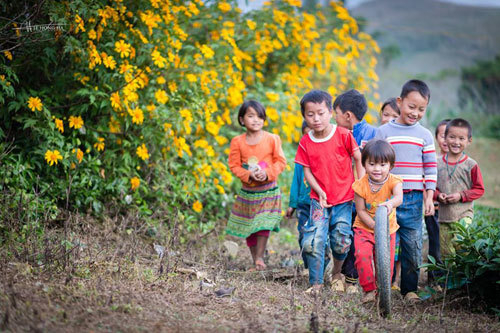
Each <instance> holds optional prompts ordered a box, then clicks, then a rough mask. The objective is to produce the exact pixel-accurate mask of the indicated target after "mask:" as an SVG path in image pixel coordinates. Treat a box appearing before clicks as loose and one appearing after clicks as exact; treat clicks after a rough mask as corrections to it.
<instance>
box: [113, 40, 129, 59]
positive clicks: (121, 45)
mask: <svg viewBox="0 0 500 333" xmlns="http://www.w3.org/2000/svg"><path fill="white" fill-rule="evenodd" d="M115 51H116V52H118V53H120V58H126V57H128V56H129V55H130V51H131V49H130V44H127V43H125V41H124V40H123V39H121V40H120V41H118V42H115Z"/></svg>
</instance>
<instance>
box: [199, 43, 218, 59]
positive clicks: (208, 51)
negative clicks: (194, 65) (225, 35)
mask: <svg viewBox="0 0 500 333" xmlns="http://www.w3.org/2000/svg"><path fill="white" fill-rule="evenodd" d="M200 51H201V53H203V56H204V57H205V58H207V59H211V58H213V57H214V54H215V52H214V50H212V49H211V48H210V46H208V45H202V46H201V47H200Z"/></svg>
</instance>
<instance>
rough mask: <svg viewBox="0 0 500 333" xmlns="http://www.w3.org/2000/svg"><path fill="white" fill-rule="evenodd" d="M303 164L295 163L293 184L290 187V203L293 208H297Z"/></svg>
mask: <svg viewBox="0 0 500 333" xmlns="http://www.w3.org/2000/svg"><path fill="white" fill-rule="evenodd" d="M303 173H304V171H303V166H302V165H300V164H297V163H295V167H294V168H293V180H292V186H291V187H290V203H289V204H288V205H289V206H290V207H292V208H297V204H298V201H299V190H300V183H301V181H302V179H301V178H302V177H301V176H302V174H303Z"/></svg>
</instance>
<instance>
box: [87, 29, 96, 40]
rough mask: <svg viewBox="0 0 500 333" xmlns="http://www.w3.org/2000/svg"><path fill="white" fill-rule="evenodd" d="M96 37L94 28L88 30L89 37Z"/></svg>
mask: <svg viewBox="0 0 500 333" xmlns="http://www.w3.org/2000/svg"><path fill="white" fill-rule="evenodd" d="M96 38H97V34H96V32H95V30H94V29H92V30H90V31H89V39H96Z"/></svg>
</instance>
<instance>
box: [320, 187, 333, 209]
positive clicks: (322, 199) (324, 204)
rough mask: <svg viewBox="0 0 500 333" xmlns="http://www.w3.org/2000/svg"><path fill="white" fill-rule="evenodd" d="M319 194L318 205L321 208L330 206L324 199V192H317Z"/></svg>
mask: <svg viewBox="0 0 500 333" xmlns="http://www.w3.org/2000/svg"><path fill="white" fill-rule="evenodd" d="M318 196H319V205H320V206H321V208H330V207H332V205H329V204H328V201H326V193H325V192H323V191H321V193H318Z"/></svg>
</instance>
